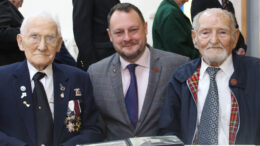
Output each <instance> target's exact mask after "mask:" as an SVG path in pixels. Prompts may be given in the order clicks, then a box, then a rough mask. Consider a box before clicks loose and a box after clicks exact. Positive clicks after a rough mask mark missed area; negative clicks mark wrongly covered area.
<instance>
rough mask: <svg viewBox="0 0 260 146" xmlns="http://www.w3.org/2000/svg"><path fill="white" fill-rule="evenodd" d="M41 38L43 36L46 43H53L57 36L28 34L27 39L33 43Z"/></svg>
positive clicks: (38, 41)
mask: <svg viewBox="0 0 260 146" xmlns="http://www.w3.org/2000/svg"><path fill="white" fill-rule="evenodd" d="M22 37H24V35H22ZM42 38H44V40H45V42H46V43H47V44H55V43H56V42H57V40H58V37H57V36H54V35H47V36H41V35H39V34H33V35H30V36H28V41H29V42H30V43H33V44H38V43H40V42H41V39H42Z"/></svg>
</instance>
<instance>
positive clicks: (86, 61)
mask: <svg viewBox="0 0 260 146" xmlns="http://www.w3.org/2000/svg"><path fill="white" fill-rule="evenodd" d="M93 19H94V0H73V32H74V37H75V41H76V44H77V46H78V49H79V55H78V59H77V66H78V67H79V68H81V69H83V70H85V71H86V70H87V68H88V66H89V65H90V64H92V63H93V62H95V60H96V58H95V53H94V52H95V50H94V43H93V37H92V36H93Z"/></svg>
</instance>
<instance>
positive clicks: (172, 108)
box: [158, 81, 181, 138]
mask: <svg viewBox="0 0 260 146" xmlns="http://www.w3.org/2000/svg"><path fill="white" fill-rule="evenodd" d="M176 87H177V86H174V85H173V82H172V81H170V82H169V84H168V89H167V96H166V98H165V101H164V104H163V106H162V111H161V116H160V119H159V125H158V127H159V133H158V134H159V135H176V136H178V137H179V138H181V135H180V127H181V123H180V121H181V120H180V115H179V113H180V108H181V107H180V105H181V103H180V100H179V97H178V94H177V93H178V92H176V91H178V90H179V89H176Z"/></svg>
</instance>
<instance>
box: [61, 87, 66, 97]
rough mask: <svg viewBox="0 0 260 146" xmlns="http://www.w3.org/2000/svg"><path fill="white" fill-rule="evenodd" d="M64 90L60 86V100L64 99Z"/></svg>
mask: <svg viewBox="0 0 260 146" xmlns="http://www.w3.org/2000/svg"><path fill="white" fill-rule="evenodd" d="M65 90H66V88H65V87H64V86H63V85H62V84H60V91H61V94H60V98H64V91H65Z"/></svg>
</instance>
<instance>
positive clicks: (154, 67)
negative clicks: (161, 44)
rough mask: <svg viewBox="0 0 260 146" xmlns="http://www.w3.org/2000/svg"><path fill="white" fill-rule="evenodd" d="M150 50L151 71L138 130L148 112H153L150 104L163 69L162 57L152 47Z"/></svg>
mask: <svg viewBox="0 0 260 146" xmlns="http://www.w3.org/2000/svg"><path fill="white" fill-rule="evenodd" d="M148 48H150V47H148ZM150 52H151V56H150V72H149V80H148V86H147V91H146V94H145V100H144V104H143V108H142V111H141V115H140V118H139V122H138V123H139V124H137V126H136V130H138V129H139V128H140V126H141V125H142V122H143V121H144V119H145V117H146V116H147V114H148V112H153V111H150V109H151V108H150V106H151V103H152V102H153V99H154V95H155V92H156V89H157V88H158V83H159V79H160V75H161V70H162V67H161V65H160V64H159V59H160V58H159V56H157V54H155V52H154V51H153V49H152V48H150Z"/></svg>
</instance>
